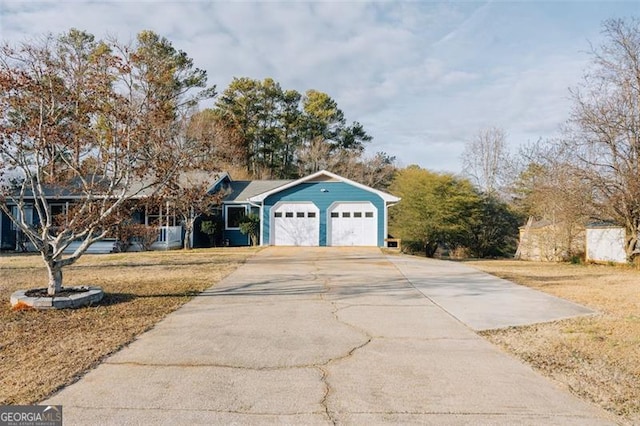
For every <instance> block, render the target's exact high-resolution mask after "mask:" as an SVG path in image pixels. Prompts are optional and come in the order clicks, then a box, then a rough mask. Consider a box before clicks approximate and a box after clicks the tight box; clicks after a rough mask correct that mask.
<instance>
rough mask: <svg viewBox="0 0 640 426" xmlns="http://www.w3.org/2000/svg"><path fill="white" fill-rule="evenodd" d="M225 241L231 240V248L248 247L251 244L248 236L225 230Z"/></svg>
mask: <svg viewBox="0 0 640 426" xmlns="http://www.w3.org/2000/svg"><path fill="white" fill-rule="evenodd" d="M224 239H225V240H229V246H231V247H237V246H248V245H249V243H250V242H249V236H248V235H243V234H242V233H241V232H240V231H238V230H233V229H225V230H224Z"/></svg>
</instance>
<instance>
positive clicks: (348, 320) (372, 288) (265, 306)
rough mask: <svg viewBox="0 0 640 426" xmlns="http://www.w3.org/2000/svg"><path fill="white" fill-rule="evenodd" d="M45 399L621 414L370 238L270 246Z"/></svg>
mask: <svg viewBox="0 0 640 426" xmlns="http://www.w3.org/2000/svg"><path fill="white" fill-rule="evenodd" d="M416 261H420V260H419V259H417V260H416ZM43 404H62V405H63V406H64V409H63V410H64V411H63V412H64V418H65V424H67V425H72V424H82V425H85V424H233V423H236V424H283V423H286V424H367V423H369V424H380V423H392V424H397V423H405V424H406V423H420V424H434V425H442V424H460V425H462V424H505V425H506V424H520V425H527V424H530V425H541V424H550V425H556V424H557V425H572V424H574V425H604V424H614V423H613V422H612V421H611V420H610V418H609V417H608V416H607V414H606V413H604V412H603V411H601V410H599V409H597V408H595V407H593V406H591V405H589V404H587V403H584V402H582V401H580V400H578V399H577V398H575V397H573V396H571V395H570V394H569V393H568V392H567V391H565V390H563V389H560V388H559V387H558V386H556V385H555V384H553V383H551V382H549V381H547V380H546V379H544V378H543V377H541V376H540V375H538V374H537V373H535V372H534V371H532V370H531V369H530V368H529V367H527V366H525V365H523V364H522V363H520V362H519V361H517V360H515V359H513V358H511V357H510V356H508V355H506V354H504V353H503V352H501V351H500V350H499V349H497V348H496V347H494V346H492V345H491V344H489V343H488V342H486V341H485V340H484V339H482V338H480V337H479V336H477V335H476V334H475V333H474V332H473V331H471V330H470V329H469V328H468V327H466V326H465V325H463V324H462V323H461V322H460V321H458V320H457V319H456V318H454V317H453V316H451V315H450V314H449V313H447V312H446V311H445V310H443V309H442V308H441V307H439V306H438V305H436V304H434V303H433V302H432V301H431V300H430V299H428V298H427V297H425V296H424V295H423V294H422V293H421V292H419V291H418V290H416V288H415V287H414V286H413V285H412V284H411V283H410V282H409V281H408V280H407V278H406V277H405V275H403V274H402V273H401V272H400V271H399V269H398V268H397V267H396V265H394V264H393V263H392V262H390V261H389V260H388V259H387V258H386V257H385V256H383V255H382V254H381V252H380V251H379V250H377V249H362V248H359V249H340V248H304V249H302V248H276V247H272V248H268V249H265V250H263V251H261V252H260V253H259V254H258V255H256V256H255V257H253V258H252V259H250V260H249V261H248V262H247V263H246V264H245V265H244V266H242V267H241V268H239V269H238V270H237V271H235V272H234V273H233V274H231V275H230V276H229V277H227V278H226V279H225V280H224V281H223V282H222V283H220V285H217V286H215V287H212V288H211V289H209V290H207V291H205V292H204V293H203V294H202V295H201V296H199V297H197V298H195V299H194V300H193V301H191V302H189V303H188V304H186V305H185V306H183V307H182V308H181V309H179V310H178V311H176V312H174V313H173V314H171V315H169V316H168V317H167V318H166V319H165V320H163V321H162V322H160V323H159V324H158V325H157V326H156V327H155V328H154V329H152V330H151V331H149V332H147V333H145V334H143V335H142V336H141V337H140V338H138V339H137V340H136V341H135V342H133V343H132V344H131V345H130V346H129V347H127V348H125V349H123V350H121V351H120V352H118V353H117V354H115V355H113V356H112V357H110V358H108V359H107V360H106V361H105V362H104V363H103V364H101V365H100V366H98V367H97V368H96V369H95V370H93V371H91V372H89V373H88V374H87V375H86V376H85V377H83V378H82V379H81V380H80V381H79V382H77V383H75V384H73V385H71V386H69V387H67V388H66V389H64V390H62V391H61V392H60V393H58V394H57V395H55V396H54V397H52V398H50V399H49V400H47V401H44V402H43Z"/></svg>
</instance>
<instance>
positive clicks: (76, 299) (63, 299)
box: [11, 286, 104, 309]
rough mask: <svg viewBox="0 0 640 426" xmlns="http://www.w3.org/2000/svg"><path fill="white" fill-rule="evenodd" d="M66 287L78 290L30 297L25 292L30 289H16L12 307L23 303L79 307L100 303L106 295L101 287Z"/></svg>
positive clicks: (51, 307)
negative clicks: (65, 293) (56, 294)
mask: <svg viewBox="0 0 640 426" xmlns="http://www.w3.org/2000/svg"><path fill="white" fill-rule="evenodd" d="M65 288H66V289H72V290H74V291H78V292H77V293H74V294H71V295H69V296H55V297H30V296H27V295H26V294H25V293H26V292H27V291H29V290H18V291H15V292H13V294H11V307H12V308H15V307H16V306H17V305H22V306H27V307H30V308H33V309H67V308H79V307H81V306H86V305H91V304H93V303H98V302H99V301H100V300H102V298H103V297H104V291H103V290H102V288H101V287H93V286H76V287H65Z"/></svg>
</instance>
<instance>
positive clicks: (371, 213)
mask: <svg viewBox="0 0 640 426" xmlns="http://www.w3.org/2000/svg"><path fill="white" fill-rule="evenodd" d="M328 217H329V230H328V233H329V244H330V245H332V246H377V245H378V221H377V209H376V208H375V206H374V205H373V204H372V203H369V202H367V203H348V202H342V203H336V204H334V205H333V206H332V207H331V208H330V209H329V214H328Z"/></svg>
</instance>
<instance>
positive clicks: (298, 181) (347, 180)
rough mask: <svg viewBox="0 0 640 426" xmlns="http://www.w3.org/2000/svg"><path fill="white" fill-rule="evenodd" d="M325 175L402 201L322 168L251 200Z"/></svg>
mask: <svg viewBox="0 0 640 426" xmlns="http://www.w3.org/2000/svg"><path fill="white" fill-rule="evenodd" d="M323 175H324V176H328V177H330V178H332V179H335V180H338V181H341V182H344V183H347V184H349V185H352V186H355V187H356V188H360V189H362V190H365V191H369V192H373V193H374V194H377V195H378V196H380V198H382V199H383V200H384V201H385V202H387V203H397V202H398V201H400V198H398V197H396V196H394V195H391V194H388V193H386V192H382V191H379V190H377V189H374V188H371V187H369V186H367V185H363V184H361V183H358V182H355V181H353V180H351V179H347V178H345V177H342V176H339V175H337V174H335V173H331V172H329V171H327V170H320V171H319V172H315V173H313V174H310V175H308V176H305V177H303V178H300V179H298V180H294V181H293V182H289V183H287V184H285V185H282V186H279V187H278V188H274V189H272V190H270V191H267V192H263V193H262V194H258V195H255V196H253V197H251V198H249V201H253V202H256V203H261V202H262V201H264V199H265V198H267V197H269V196H270V195H273V194H277V193H278V192H280V191H284V190H285V189H289V188H293V187H294V186H297V185H300V184H301V183H305V182H307V181H310V180H313V179H315V178H317V177H319V176H323Z"/></svg>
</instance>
